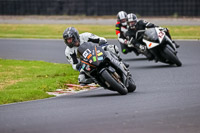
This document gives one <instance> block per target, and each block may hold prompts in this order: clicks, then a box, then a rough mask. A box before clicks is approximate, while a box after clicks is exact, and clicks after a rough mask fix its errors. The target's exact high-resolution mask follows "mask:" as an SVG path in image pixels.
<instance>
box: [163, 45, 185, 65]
mask: <svg viewBox="0 0 200 133" xmlns="http://www.w3.org/2000/svg"><path fill="white" fill-rule="evenodd" d="M163 52H164V57H166V58H167V59H168V60H169V61H171V62H172V63H174V64H176V65H177V66H178V67H180V66H182V63H181V61H180V60H179V59H178V57H177V56H176V55H175V54H174V53H173V52H172V51H171V50H170V49H169V48H168V47H165V48H164V50H163Z"/></svg>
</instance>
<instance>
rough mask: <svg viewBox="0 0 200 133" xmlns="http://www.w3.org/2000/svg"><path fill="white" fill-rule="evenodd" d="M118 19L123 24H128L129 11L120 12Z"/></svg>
mask: <svg viewBox="0 0 200 133" xmlns="http://www.w3.org/2000/svg"><path fill="white" fill-rule="evenodd" d="M117 21H119V22H120V23H121V24H122V25H123V26H126V25H127V13H126V12H125V11H120V12H118V14H117Z"/></svg>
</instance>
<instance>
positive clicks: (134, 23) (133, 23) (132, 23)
mask: <svg viewBox="0 0 200 133" xmlns="http://www.w3.org/2000/svg"><path fill="white" fill-rule="evenodd" d="M136 24H137V21H130V22H129V26H130V27H131V28H134V27H135V25H136Z"/></svg>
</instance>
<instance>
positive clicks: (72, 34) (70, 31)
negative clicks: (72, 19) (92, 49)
mask: <svg viewBox="0 0 200 133" xmlns="http://www.w3.org/2000/svg"><path fill="white" fill-rule="evenodd" d="M70 38H72V41H71V42H68V39H70ZM63 39H64V42H65V44H66V45H67V46H69V47H70V48H72V47H74V46H75V45H74V44H75V43H77V42H80V38H79V34H78V31H77V30H76V29H75V28H74V27H69V28H67V29H66V30H65V31H64V33H63Z"/></svg>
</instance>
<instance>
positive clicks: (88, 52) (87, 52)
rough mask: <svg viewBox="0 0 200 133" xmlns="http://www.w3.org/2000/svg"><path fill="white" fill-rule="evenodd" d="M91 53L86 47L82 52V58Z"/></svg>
mask: <svg viewBox="0 0 200 133" xmlns="http://www.w3.org/2000/svg"><path fill="white" fill-rule="evenodd" d="M90 53H91V51H90V50H89V49H86V50H85V51H84V52H83V57H84V58H87V56H88V55H89V54H90Z"/></svg>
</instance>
